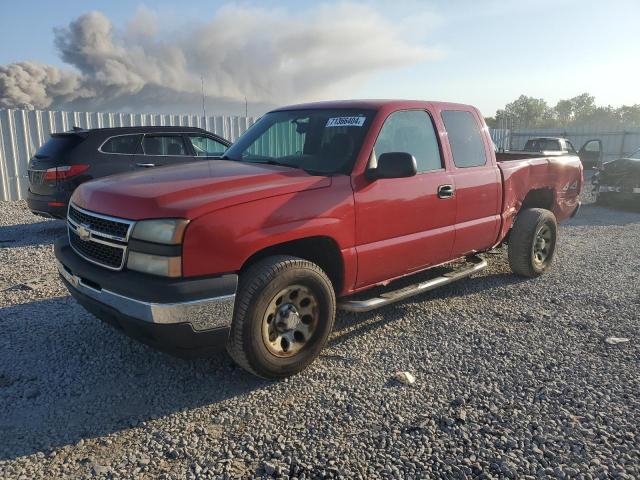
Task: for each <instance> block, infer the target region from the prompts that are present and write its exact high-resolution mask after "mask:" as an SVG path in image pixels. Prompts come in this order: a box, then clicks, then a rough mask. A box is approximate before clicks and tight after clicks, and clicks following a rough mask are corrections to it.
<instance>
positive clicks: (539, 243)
mask: <svg viewBox="0 0 640 480" xmlns="http://www.w3.org/2000/svg"><path fill="white" fill-rule="evenodd" d="M557 235H558V224H557V223H556V217H555V215H554V214H553V213H552V212H550V211H549V210H545V209H543V208H529V209H526V210H524V211H522V212H520V213H519V214H518V216H517V218H516V221H515V223H514V225H513V228H512V230H511V233H510V234H509V266H510V267H511V270H512V271H513V273H515V274H517V275H521V276H523V277H537V276H539V275H542V274H543V273H544V272H545V271H546V270H547V269H548V268H549V267H550V266H551V262H552V261H553V257H554V255H555V250H556V239H557Z"/></svg>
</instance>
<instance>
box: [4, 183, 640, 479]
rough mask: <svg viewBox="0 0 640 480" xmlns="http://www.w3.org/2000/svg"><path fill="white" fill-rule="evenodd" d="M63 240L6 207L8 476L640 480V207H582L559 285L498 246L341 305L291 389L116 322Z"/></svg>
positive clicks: (564, 245)
mask: <svg viewBox="0 0 640 480" xmlns="http://www.w3.org/2000/svg"><path fill="white" fill-rule="evenodd" d="M585 199H586V200H587V201H588V200H589V199H588V195H587V196H585ZM63 233H64V226H63V223H62V222H60V221H50V220H42V219H39V218H36V217H34V216H32V215H31V214H30V213H29V212H28V211H27V210H26V207H25V205H24V203H20V202H18V203H11V204H9V203H0V290H1V291H0V328H1V329H2V330H1V331H2V334H1V336H0V477H2V478H25V479H31V478H43V477H44V478H60V477H73V478H78V477H92V476H99V477H102V478H107V477H113V478H131V477H139V478H220V477H231V478H237V477H245V478H246V477H260V476H275V477H280V478H299V479H302V478H334V477H343V478H379V477H383V478H403V477H407V478H424V477H447V478H465V477H484V478H536V477H541V476H543V477H557V478H573V477H576V478H578V477H580V478H605V477H614V478H637V477H639V476H640V429H639V425H640V399H639V397H640V395H639V394H640V371H639V370H640V369H639V367H640V335H639V334H638V326H639V325H640V318H639V317H640V313H639V312H640V298H639V286H638V285H639V284H638V272H639V271H640V257H639V255H638V254H639V251H640V247H639V245H640V214H639V213H634V212H625V211H616V210H610V209H604V208H600V207H596V206H594V205H591V204H587V205H585V207H584V208H583V210H582V211H581V212H580V214H579V216H578V217H577V218H576V219H574V220H571V221H569V222H567V223H565V224H564V225H563V226H562V228H561V229H560V245H559V250H558V255H557V259H556V263H555V265H554V268H553V270H552V271H551V272H550V273H549V274H548V275H545V276H543V277H542V278H539V279H535V280H521V279H518V278H516V277H514V276H512V275H511V274H510V272H509V269H508V265H507V262H506V255H505V254H504V252H499V253H497V254H493V255H488V257H489V260H490V268H488V269H487V270H485V271H484V272H482V273H481V274H479V275H477V276H475V277H473V278H471V279H468V280H464V281H462V282H459V283H457V284H454V285H451V286H449V287H445V288H442V289H440V290H437V291H434V292H431V293H428V294H425V295H422V296H421V297H418V298H414V299H412V300H410V301H405V302H403V303H400V304H397V305H394V306H390V307H387V308H384V309H381V310H379V311H376V312H372V313H369V314H357V315H355V314H344V313H342V314H339V316H338V319H337V324H336V328H335V331H334V333H333V335H332V337H331V340H330V343H329V346H328V347H327V348H326V350H325V351H324V353H323V355H322V357H321V358H320V359H319V360H318V361H316V362H315V363H314V364H313V365H312V366H311V368H309V369H308V370H307V371H306V372H304V373H302V374H300V375H298V376H296V377H294V378H291V379H288V380H285V381H282V382H266V381H262V380H258V379H256V378H254V377H252V376H250V375H248V374H246V373H244V372H243V371H242V370H240V369H239V368H237V367H235V366H234V365H233V363H232V362H231V360H230V359H229V358H228V357H227V356H226V355H225V354H224V353H220V354H219V355H217V356H215V357H213V358H210V359H205V360H188V361H187V360H181V359H176V358H173V357H170V356H168V355H165V354H162V353H158V352H156V351H154V350H151V349H150V348H147V347H145V346H143V345H141V344H139V343H137V342H134V341H132V340H129V339H128V338H126V337H124V336H123V335H121V334H119V333H117V332H115V331H113V330H111V329H110V328H108V327H106V326H104V325H103V324H102V323H100V322H99V321H98V320H96V319H95V318H93V317H91V316H90V315H89V314H87V313H86V312H85V311H84V310H83V309H82V308H80V307H79V306H78V305H77V304H76V303H75V301H73V300H72V299H70V298H69V297H68V296H67V294H66V291H65V290H64V289H63V287H62V286H61V284H60V282H59V281H58V279H57V278H56V275H55V273H54V264H53V255H52V246H51V243H52V239H53V238H54V237H55V236H56V235H59V234H63ZM611 336H614V337H626V338H628V339H629V341H628V342H625V343H620V344H617V345H610V344H608V343H607V342H606V341H605V339H606V338H608V337H611ZM399 370H403V371H408V372H411V373H412V374H413V375H415V377H416V379H417V380H416V382H415V383H414V384H413V385H404V384H401V383H399V382H397V381H395V380H394V379H393V378H394V374H395V372H397V371H399Z"/></svg>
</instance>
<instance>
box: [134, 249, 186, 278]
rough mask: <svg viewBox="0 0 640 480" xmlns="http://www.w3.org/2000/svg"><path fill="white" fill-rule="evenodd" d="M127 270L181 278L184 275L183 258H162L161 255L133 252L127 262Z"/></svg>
mask: <svg viewBox="0 0 640 480" xmlns="http://www.w3.org/2000/svg"><path fill="white" fill-rule="evenodd" d="M127 268H128V269H130V270H135V271H137V272H142V273H149V274H151V275H161V276H163V277H179V276H180V275H182V258H181V257H162V256H160V255H151V254H149V253H141V252H133V251H131V252H129V258H128V260H127Z"/></svg>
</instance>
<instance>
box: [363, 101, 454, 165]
mask: <svg viewBox="0 0 640 480" xmlns="http://www.w3.org/2000/svg"><path fill="white" fill-rule="evenodd" d="M373 151H374V153H375V156H376V158H378V157H380V155H382V154H383V153H389V152H404V153H410V154H411V155H413V156H414V157H415V159H416V164H417V167H418V172H428V171H430V170H439V169H441V168H442V159H441V157H440V147H439V146H438V138H437V137H436V132H435V129H434V128H433V122H432V121H431V117H430V116H429V114H428V113H427V112H425V111H422V110H407V111H402V112H395V113H392V114H391V115H390V116H389V118H387V119H386V120H385V122H384V125H383V126H382V130H380V134H379V135H378V139H377V140H376V144H375V146H374V148H373Z"/></svg>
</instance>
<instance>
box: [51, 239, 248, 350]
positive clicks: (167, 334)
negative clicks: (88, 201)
mask: <svg viewBox="0 0 640 480" xmlns="http://www.w3.org/2000/svg"><path fill="white" fill-rule="evenodd" d="M55 254H56V257H57V259H58V271H59V273H60V276H61V278H62V280H63V281H64V284H65V286H66V287H67V289H68V290H69V292H70V293H71V295H73V297H74V298H75V299H76V300H77V301H78V303H80V304H81V305H82V306H83V307H85V308H86V309H87V310H88V311H89V312H91V313H92V314H94V315H95V316H96V317H98V318H99V319H101V320H103V321H104V322H106V323H108V324H110V325H113V326H115V327H117V328H119V329H121V330H123V331H124V332H125V333H126V334H127V335H129V336H131V337H133V338H135V339H137V340H139V341H141V342H144V343H146V344H149V345H151V346H153V347H155V348H157V349H160V350H164V351H168V352H170V353H175V354H179V355H188V356H191V355H200V354H206V353H209V352H210V351H213V350H217V349H219V348H221V347H223V346H224V344H225V343H226V339H227V336H228V331H229V327H230V325H231V320H232V318H233V309H234V303H235V293H236V287H237V276H236V275H223V276H218V277H211V278H198V279H184V278H182V279H165V278H160V277H153V276H150V275H144V274H139V273H137V272H129V271H119V272H114V271H109V270H106V269H104V268H101V267H99V266H96V265H93V264H91V263H89V262H87V261H85V260H83V259H82V258H81V257H80V256H78V255H77V254H76V253H75V252H74V251H73V250H72V249H71V247H70V246H69V243H68V240H67V239H66V238H64V237H62V238H60V239H58V240H57V241H56V244H55Z"/></svg>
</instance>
